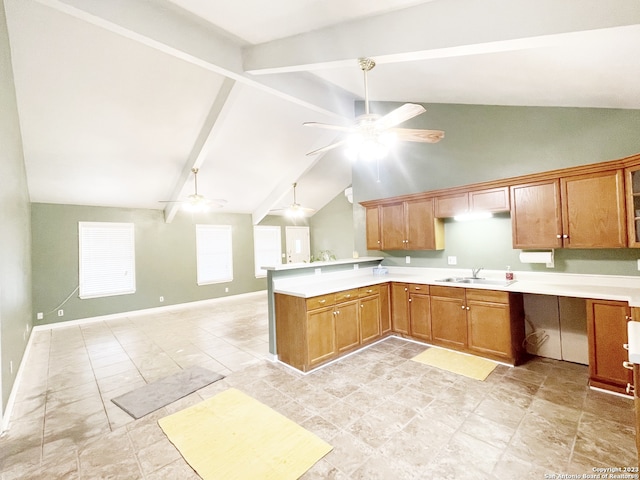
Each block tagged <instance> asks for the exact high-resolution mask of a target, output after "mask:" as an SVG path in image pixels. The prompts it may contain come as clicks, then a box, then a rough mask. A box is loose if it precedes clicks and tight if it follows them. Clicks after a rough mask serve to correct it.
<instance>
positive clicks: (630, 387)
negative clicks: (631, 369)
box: [625, 383, 636, 395]
mask: <svg viewBox="0 0 640 480" xmlns="http://www.w3.org/2000/svg"><path fill="white" fill-rule="evenodd" d="M625 390H626V391H627V393H628V394H629V395H634V394H635V393H636V388H635V386H634V385H631V384H630V383H627V388H626V389H625Z"/></svg>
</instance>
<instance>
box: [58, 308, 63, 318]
mask: <svg viewBox="0 0 640 480" xmlns="http://www.w3.org/2000/svg"><path fill="white" fill-rule="evenodd" d="M63 315H64V310H62V309H60V310H58V316H59V317H62V316H63Z"/></svg>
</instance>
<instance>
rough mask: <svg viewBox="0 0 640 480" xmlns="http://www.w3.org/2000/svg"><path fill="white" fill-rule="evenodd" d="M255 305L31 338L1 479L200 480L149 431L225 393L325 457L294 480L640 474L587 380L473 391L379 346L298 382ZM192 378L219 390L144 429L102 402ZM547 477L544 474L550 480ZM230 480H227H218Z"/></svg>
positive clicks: (514, 381)
mask: <svg viewBox="0 0 640 480" xmlns="http://www.w3.org/2000/svg"><path fill="white" fill-rule="evenodd" d="M266 308H267V307H266V294H264V293H258V294H254V295H250V296H245V297H241V298H237V299H234V298H233V297H230V298H227V299H223V300H220V301H219V302H216V303H215V304H211V305H208V306H202V305H200V306H194V307H189V308H176V309H175V310H171V311H168V312H164V313H161V314H153V315H144V316H130V317H122V318H121V319H117V320H110V321H104V322H96V323H91V324H85V325H82V326H69V327H64V328H56V329H51V330H44V331H38V332H34V333H33V335H34V338H33V344H32V348H31V352H30V355H29V358H28V359H27V360H26V364H25V367H26V368H25V371H26V375H25V378H24V380H23V382H22V383H21V385H20V388H19V391H18V395H17V400H16V403H15V409H14V411H13V415H12V417H11V424H10V429H9V431H8V432H7V433H6V434H5V435H4V436H3V437H1V438H0V469H1V470H2V480H9V479H18V478H20V479H30V480H31V479H47V480H54V479H65V480H72V479H98V478H109V479H127V480H129V479H147V480H156V479H180V480H189V479H197V478H199V477H198V476H197V475H196V474H195V473H194V472H193V471H192V470H191V468H190V467H189V466H188V464H187V463H186V462H185V461H184V460H183V459H182V457H181V456H180V454H179V453H178V452H177V450H176V449H175V448H174V447H173V445H172V444H171V443H169V441H168V440H167V439H166V437H165V436H164V434H163V432H162V431H161V430H160V428H159V427H158V425H157V420H158V419H159V418H161V417H163V416H166V415H167V414H169V413H172V412H175V411H178V410H181V409H183V408H185V407H187V406H189V405H192V404H194V403H197V402H199V401H201V400H203V399H206V398H209V397H211V396H212V395H214V394H216V393H217V392H219V391H221V390H224V389H226V388H229V387H231V386H233V387H235V388H238V389H240V390H242V391H244V392H245V393H247V394H249V395H251V396H253V397H254V398H256V399H258V400H260V401H261V402H263V403H265V404H267V405H269V406H270V407H272V408H274V409H275V410H277V411H279V412H281V413H282V414H284V415H286V416H287V417H289V418H290V419H292V420H294V421H296V422H298V423H299V424H300V425H302V426H303V427H305V428H307V429H308V430H310V431H312V432H314V433H316V434H317V435H318V436H320V437H321V438H323V439H325V440H326V441H327V442H329V443H330V444H331V445H333V447H334V449H333V451H332V452H331V453H329V454H328V455H327V456H326V457H325V458H324V459H322V460H320V461H319V462H318V463H317V464H316V465H315V466H314V467H312V468H311V469H310V470H309V471H308V472H307V473H306V474H305V475H304V477H303V478H304V479H306V480H310V479H367V480H371V479H393V480H397V479H474V480H482V479H493V480H498V479H500V480H504V479H544V478H551V477H550V475H552V474H556V475H557V474H562V473H564V474H580V475H582V474H585V473H586V474H591V473H593V468H594V467H613V466H615V467H620V466H634V465H637V456H636V453H635V443H634V441H635V440H634V438H635V437H634V435H635V430H634V427H633V410H632V402H631V401H630V400H627V399H623V398H620V397H616V396H612V395H608V394H604V393H601V392H597V391H591V390H589V389H588V388H587V386H586V385H587V376H588V375H587V368H586V367H585V366H582V365H575V364H571V363H566V362H559V361H554V360H549V359H543V358H537V359H535V360H533V361H530V362H528V363H527V364H525V365H523V366H520V367H516V368H509V367H506V366H498V367H497V368H496V370H495V371H494V372H493V373H492V374H491V375H490V376H489V377H488V379H487V380H486V381H484V382H479V381H476V380H470V379H467V378H465V377H462V376H458V375H454V374H450V373H447V372H444V371H441V370H438V369H435V368H432V367H428V366H425V365H423V364H419V363H416V362H413V361H411V360H410V359H411V358H412V357H413V356H414V355H416V354H417V353H419V352H421V351H422V350H424V348H425V347H424V346H422V345H418V344H415V343H411V342H407V341H405V340H401V339H397V338H389V339H387V340H385V341H383V342H380V343H378V344H375V345H373V346H371V347H369V348H367V349H365V350H362V351H361V352H359V353H356V354H354V355H351V356H349V357H347V358H344V359H342V360H341V361H339V362H336V363H334V364H332V365H329V366H327V367H325V368H323V369H320V370H317V371H316V372H314V373H311V374H309V375H302V374H300V373H297V372H295V371H294V370H292V369H290V368H288V367H285V366H282V365H280V364H277V363H272V362H270V361H268V360H266V359H265V355H266V354H267V351H268V348H267V341H268V335H267V318H266V311H267V310H266ZM190 365H201V366H203V367H206V368H210V369H212V370H215V371H217V372H220V373H222V374H225V375H227V377H226V378H225V379H224V380H221V381H219V382H216V383H214V384H212V385H210V386H208V387H205V388H203V389H201V390H199V391H198V392H196V393H194V394H191V395H190V396H188V397H185V398H184V399H182V400H179V401H177V402H175V403H174V404H171V405H169V406H167V407H165V408H163V409H161V410H159V411H157V412H155V413H153V414H150V415H148V416H146V417H143V418H141V419H139V420H133V419H132V418H131V417H129V415H127V414H126V413H124V412H123V411H121V410H120V409H119V408H118V407H116V406H115V405H114V404H113V403H112V402H111V401H110V399H111V398H113V397H115V396H117V395H119V394H122V393H125V392H127V391H129V390H131V389H133V388H136V387H138V386H141V385H144V384H145V383H147V382H151V381H153V380H156V379H158V378H161V377H164V376H166V375H169V374H171V373H174V372H176V371H178V370H180V369H181V368H185V367H188V366H190ZM545 475H549V476H547V477H545ZM225 480H226V479H225Z"/></svg>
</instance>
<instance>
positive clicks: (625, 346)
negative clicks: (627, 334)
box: [622, 343, 629, 351]
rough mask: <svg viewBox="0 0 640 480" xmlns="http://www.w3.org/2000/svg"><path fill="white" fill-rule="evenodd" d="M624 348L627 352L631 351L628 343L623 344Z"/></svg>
mask: <svg viewBox="0 0 640 480" xmlns="http://www.w3.org/2000/svg"><path fill="white" fill-rule="evenodd" d="M622 348H624V349H625V350H627V351H628V350H629V344H628V343H623V344H622Z"/></svg>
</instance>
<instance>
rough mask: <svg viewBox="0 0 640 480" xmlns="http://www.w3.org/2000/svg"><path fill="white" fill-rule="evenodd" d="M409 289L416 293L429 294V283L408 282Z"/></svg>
mask: <svg viewBox="0 0 640 480" xmlns="http://www.w3.org/2000/svg"><path fill="white" fill-rule="evenodd" d="M409 291H410V292H416V293H424V294H425V295H429V285H422V284H420V283H410V284H409Z"/></svg>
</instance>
